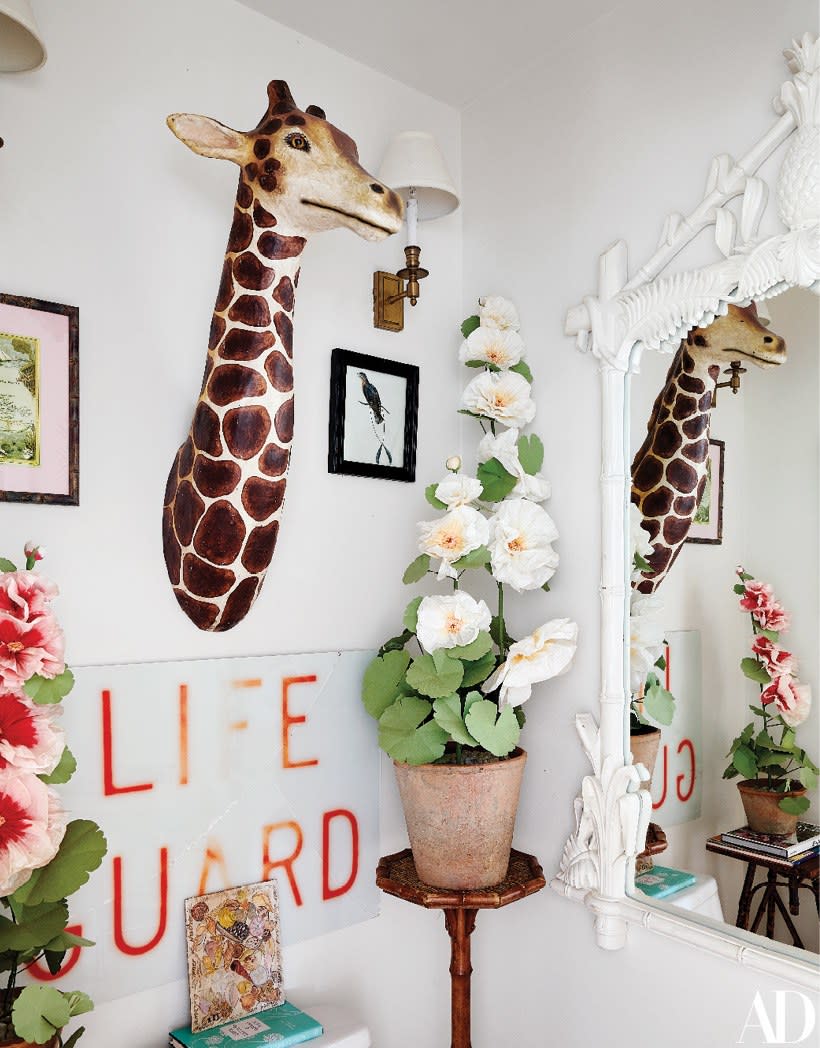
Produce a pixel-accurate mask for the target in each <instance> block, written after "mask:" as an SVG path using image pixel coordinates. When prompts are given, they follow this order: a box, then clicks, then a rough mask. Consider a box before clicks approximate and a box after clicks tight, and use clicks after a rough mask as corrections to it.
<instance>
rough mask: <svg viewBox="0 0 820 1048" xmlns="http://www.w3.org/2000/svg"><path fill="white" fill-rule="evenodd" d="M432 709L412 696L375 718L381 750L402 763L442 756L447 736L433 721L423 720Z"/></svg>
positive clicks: (415, 762) (424, 762)
mask: <svg viewBox="0 0 820 1048" xmlns="http://www.w3.org/2000/svg"><path fill="white" fill-rule="evenodd" d="M432 710H433V706H432V704H431V703H429V702H427V701H426V700H425V699H419V698H417V697H415V696H412V695H407V696H404V697H403V698H401V699H399V700H398V701H397V702H394V703H393V705H392V706H390V707H388V709H386V710H385V711H384V713H383V714H382V716H381V717H380V718H379V745H380V746H381V748H382V749H383V750H384V751H385V752H386V753H388V754H389V755H390V756H391V757H392V758H393V760H395V761H401V762H402V763H403V764H429V763H431V762H432V761H437V760H438V759H439V757H441V756H442V754H443V753H444V748H445V746H446V745H447V738H448V736H447V732H446V731H444V729H443V728H442V727H441V726H440V725H439V724H437V723H436V722H435V721H434V720H430V721H428V720H427V718H428V717H429V716H430V714H431V712H432ZM425 721H426V723H424V722H425Z"/></svg>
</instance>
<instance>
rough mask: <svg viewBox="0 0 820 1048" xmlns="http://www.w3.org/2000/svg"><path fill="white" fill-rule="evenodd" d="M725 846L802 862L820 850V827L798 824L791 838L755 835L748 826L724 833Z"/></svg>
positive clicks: (803, 823)
mask: <svg viewBox="0 0 820 1048" xmlns="http://www.w3.org/2000/svg"><path fill="white" fill-rule="evenodd" d="M720 839H721V840H722V841H723V843H724V844H733V845H734V846H735V847H736V848H745V849H746V851H752V852H760V853H761V854H763V855H774V856H776V857H777V858H778V859H785V860H786V861H787V862H800V861H801V860H802V859H807V858H808V857H809V856H811V855H814V854H816V853H817V851H818V850H820V826H815V825H814V824H813V823H810V822H798V824H797V829H796V830H795V832H794V833H792V834H791V835H789V836H782V835H780V834H774V833H755V832H754V830H750V829H749V827H748V826H741V827H740V828H739V829H737V830H729V831H728V832H727V833H722V834H721V835H720Z"/></svg>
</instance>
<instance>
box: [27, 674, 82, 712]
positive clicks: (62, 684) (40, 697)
mask: <svg viewBox="0 0 820 1048" xmlns="http://www.w3.org/2000/svg"><path fill="white" fill-rule="evenodd" d="M73 687H74V674H73V673H72V672H71V670H70V669H69V668H68V667H67V666H66V668H65V669H64V670H63V672H62V673H61V674H60V675H59V676H58V677H55V678H54V680H48V678H46V677H41V676H40V674H39V673H35V674H34V676H33V677H31V678H30V679H29V680H27V681H26V683H25V684H24V685H23V691H24V692H25V693H26V695H28V697H29V698H30V699H32V700H33V701H34V702H36V703H37V704H38V705H39V706H51V705H53V704H54V703H55V702H59V701H60V699H64V698H65V697H66V695H68V693H69V692H70V691H71V689H72V688H73Z"/></svg>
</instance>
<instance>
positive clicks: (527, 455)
mask: <svg viewBox="0 0 820 1048" xmlns="http://www.w3.org/2000/svg"><path fill="white" fill-rule="evenodd" d="M518 461H519V462H520V463H521V467H522V469H523V470H524V472H525V473H529V475H530V476H531V477H534V476H535V474H536V473H537V472H538V470H539V469H541V467H542V466H543V465H544V445H543V443H542V442H541V438H540V437H538V436H537V435H536V434H535V433H533V434H532V435H531V436H529V437H519V438H518Z"/></svg>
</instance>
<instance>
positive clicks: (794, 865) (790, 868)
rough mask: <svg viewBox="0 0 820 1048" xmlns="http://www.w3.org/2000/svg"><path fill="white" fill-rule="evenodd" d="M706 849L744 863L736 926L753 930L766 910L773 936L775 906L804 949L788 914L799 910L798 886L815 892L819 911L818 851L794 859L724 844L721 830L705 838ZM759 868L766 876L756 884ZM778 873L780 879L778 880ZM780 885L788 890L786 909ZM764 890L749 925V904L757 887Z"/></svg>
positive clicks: (768, 924)
mask: <svg viewBox="0 0 820 1048" xmlns="http://www.w3.org/2000/svg"><path fill="white" fill-rule="evenodd" d="M706 850H707V851H710V852H716V853H717V854H718V855H726V856H728V857H729V858H730V859H739V860H740V861H741V862H745V863H747V866H746V876H745V878H744V879H743V890H742V891H741V893H740V900H739V901H738V907H737V921H736V922H735V924H736V925H737V927H738V928H743V929H744V930H746V931H753V932H756V931H757V929H758V927H759V925H760V922H761V921H762V920H763V914H764V913H765V914H766V937H767V938H769V939H773V938H774V918H775V912H776V910H779V911H780V914H781V916H782V917H783V920H784V922H785V924H786V927H787V928H788V930H789V934H790V935H791V937H792V942H793V943H794V945H795V946H797V947H799V948H800V949H801V950H802V949H803V940H802V939H801V938H800V935H799V934H798V931H797V929H796V928H795V926H794V921H792V919H791V916H789V914H792V915H794V916H795V917H796V916H797V915H798V914H799V913H800V895H799V892H800V889H801V888H807V889H808V890H809V891H810V892H811V893H812V895H813V896H814V905H815V907H816V909H817V913H818V915H820V854H818V852H816V851H815V852H814V853H813V854H811V855H809V856H808V858H805V859H802V860H801V861H799V862H795V861H794V860H793V859H780V858H778V857H777V856H776V855H766V854H764V853H763V852H757V851H752V850H751V849H750V848H738V847H735V845H733V844H727V843H726V841H724V840H722V839H721V837H720V834H718V835H717V836H716V837H710V838H709V839H708V841H707V842H706ZM758 866H759V867H760V868H761V871H764V870H765V871H768V872H767V874H766V879H765V880H762V881H760V883H759V884H755V883H754V879H755V872H756V870H757V867H758ZM778 875H779V876H780V877H782V878H783V879H782V880H778ZM779 888H785V889H787V891H788V893H789V894H788V898H789V908H788V910H787V909H786V906H785V904H784V903H783V900H782V899H781V898H780V893H779V891H778V889H779ZM761 890H762V892H763V895H762V897H761V900H760V904H759V906H758V908H757V913H756V914H755V916H754V920H753V921H752V926H751V928H749V916H750V913H751V908H752V900H753V898H754V896H755V894H756V893H757V892H759V891H761Z"/></svg>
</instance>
